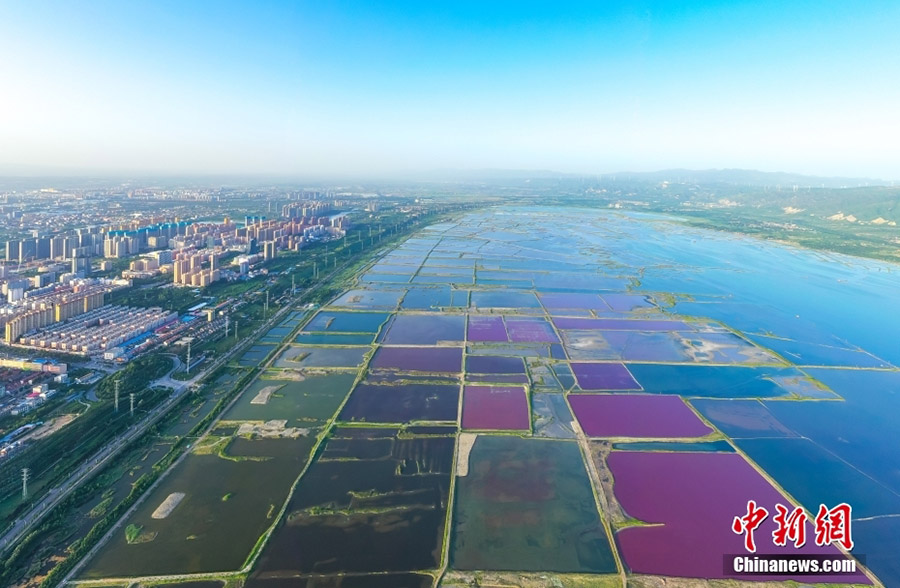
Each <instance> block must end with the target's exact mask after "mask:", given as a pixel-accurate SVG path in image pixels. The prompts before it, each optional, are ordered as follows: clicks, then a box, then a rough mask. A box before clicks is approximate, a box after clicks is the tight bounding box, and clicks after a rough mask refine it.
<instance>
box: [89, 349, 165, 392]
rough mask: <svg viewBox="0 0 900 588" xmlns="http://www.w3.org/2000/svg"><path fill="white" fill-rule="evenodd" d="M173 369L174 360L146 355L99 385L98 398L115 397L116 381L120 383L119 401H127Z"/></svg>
mask: <svg viewBox="0 0 900 588" xmlns="http://www.w3.org/2000/svg"><path fill="white" fill-rule="evenodd" d="M171 369H172V360H171V359H170V358H168V357H166V356H165V355H161V354H158V353H154V354H151V355H145V356H143V357H140V358H138V359H136V360H134V361H132V362H129V363H128V364H127V365H126V366H125V367H124V368H122V369H121V370H119V371H118V372H116V373H115V374H113V375H111V376H107V377H106V378H104V379H103V380H101V381H100V383H99V384H98V385H97V397H98V398H100V399H102V400H108V399H111V398H113V397H114V396H115V390H116V380H118V381H119V400H120V401H122V400H125V399H127V398H128V395H129V394H132V393H135V394H137V393H139V392H140V391H141V390H143V389H144V388H146V387H147V384H149V383H151V382H153V381H154V380H158V379H159V378H161V377H163V376H165V375H166V372H168V371H169V370H171Z"/></svg>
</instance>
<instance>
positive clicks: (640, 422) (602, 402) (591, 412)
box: [569, 394, 712, 438]
mask: <svg viewBox="0 0 900 588" xmlns="http://www.w3.org/2000/svg"><path fill="white" fill-rule="evenodd" d="M569 404H571V405H572V411H573V412H574V413H575V417H576V418H577V419H578V422H579V424H581V429H582V430H583V431H584V432H585V434H586V435H587V436H588V437H647V438H654V437H656V438H664V437H703V436H704V435H708V434H709V433H712V429H711V428H709V427H708V426H706V425H705V424H703V421H701V420H700V419H699V418H698V417H697V415H696V414H694V412H693V411H692V410H691V409H690V408H688V406H687V405H686V404H685V403H684V401H683V400H682V399H681V398H680V397H678V396H656V395H653V396H649V395H637V394H602V395H601V394H570V395H569Z"/></svg>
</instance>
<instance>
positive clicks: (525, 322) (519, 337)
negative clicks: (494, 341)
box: [506, 318, 559, 343]
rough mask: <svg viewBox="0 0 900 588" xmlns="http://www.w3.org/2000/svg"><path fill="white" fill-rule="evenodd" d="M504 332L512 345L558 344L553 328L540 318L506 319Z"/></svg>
mask: <svg viewBox="0 0 900 588" xmlns="http://www.w3.org/2000/svg"><path fill="white" fill-rule="evenodd" d="M506 330H507V332H508V333H509V340H510V341H512V342H513V343H559V337H557V336H556V333H554V332H553V327H552V326H550V323H548V322H547V321H546V320H544V319H542V318H532V319H527V318H525V319H514V318H507V319H506Z"/></svg>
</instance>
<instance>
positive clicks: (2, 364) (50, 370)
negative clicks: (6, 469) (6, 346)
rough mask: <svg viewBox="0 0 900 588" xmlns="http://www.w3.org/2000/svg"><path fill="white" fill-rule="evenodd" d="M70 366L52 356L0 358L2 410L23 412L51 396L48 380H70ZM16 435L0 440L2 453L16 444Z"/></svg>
mask: <svg viewBox="0 0 900 588" xmlns="http://www.w3.org/2000/svg"><path fill="white" fill-rule="evenodd" d="M67 367H68V366H66V364H64V363H59V362H57V361H54V360H52V359H17V358H3V359H0V414H2V413H6V412H12V413H14V414H24V413H26V412H28V411H29V410H32V409H33V408H35V407H36V406H38V405H40V404H41V403H43V402H44V401H45V400H47V398H49V397H50V396H52V394H53V390H50V388H49V386H48V381H49V380H51V379H52V380H53V381H56V382H60V383H65V382H66V381H68V374H67ZM17 437H18V436H17V435H8V436H7V437H4V439H3V440H2V441H5V442H0V456H2V454H3V453H4V450H3V449H4V448H5V449H6V450H7V451H8V450H10V449H12V448H13V447H14V446H13V445H11V443H12V442H13V441H16V440H17Z"/></svg>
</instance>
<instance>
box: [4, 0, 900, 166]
mask: <svg viewBox="0 0 900 588" xmlns="http://www.w3.org/2000/svg"><path fill="white" fill-rule="evenodd" d="M2 12H3V13H5V14H3V18H0V48H2V50H3V51H4V52H5V53H6V54H7V55H15V56H16V59H10V60H7V61H6V62H4V63H0V75H2V76H3V79H4V80H5V86H6V89H7V91H6V92H4V94H3V95H2V96H0V107H2V109H3V111H4V112H6V113H7V120H6V121H4V124H3V125H0V174H2V175H3V176H6V177H30V178H34V177H49V176H54V177H58V176H68V177H79V176H118V177H121V176H141V177H147V176H157V177H174V176H190V177H199V176H206V177H225V176H255V177H256V176H258V177H270V178H271V177H275V178H287V177H290V178H298V179H299V178H356V179H361V178H370V179H376V178H380V179H383V180H395V179H399V178H404V177H406V178H409V177H420V176H423V175H428V174H435V173H463V174H464V173H477V172H480V171H484V170H512V171H518V172H524V173H539V172H541V173H548V172H550V171H551V170H553V171H552V173H558V174H572V175H584V176H595V175H601V174H602V175H610V174H627V173H645V172H659V171H667V170H673V169H686V170H691V171H695V170H696V171H706V170H731V169H740V170H765V171H766V172H767V173H787V174H797V175H805V176H818V177H827V178H831V177H841V178H853V179H873V180H876V181H881V182H884V183H885V184H889V183H891V182H892V181H894V180H898V179H900V169H898V164H897V163H896V162H897V161H900V145H898V144H897V143H896V141H894V140H893V137H892V134H893V133H892V129H895V128H898V127H900V113H898V112H897V111H896V108H895V107H894V104H896V102H897V99H898V98H900V81H898V80H897V79H896V76H894V75H893V72H895V71H896V67H892V66H896V65H897V63H896V61H897V59H898V57H897V56H900V40H898V39H897V38H896V35H895V34H894V31H893V30H892V29H893V27H892V23H893V22H896V21H897V18H898V17H900V5H897V4H896V3H890V2H866V3H863V4H854V5H852V6H851V5H845V4H843V3H838V2H829V3H826V4H821V5H817V6H816V8H815V10H810V9H809V8H808V5H805V4H803V3H797V2H793V3H788V4H784V3H774V2H766V3H752V4H751V3H745V4H735V3H730V2H721V1H708V2H696V3H692V4H691V5H690V6H687V7H685V6H680V5H677V4H675V3H668V2H641V3H637V4H630V5H628V6H596V5H594V4H593V3H583V4H582V3H575V4H571V5H567V6H566V7H558V6H554V7H546V6H541V5H539V4H538V3H525V4H522V3H516V4H511V3H510V4H502V5H492V6H489V7H486V6H482V5H479V4H476V3H449V4H443V5H429V6H421V5H418V4H416V3H406V2H398V3H393V4H391V5H389V6H383V7H381V8H380V9H378V10H376V9H373V8H371V7H369V6H366V5H364V4H362V3H353V2H341V3H332V4H329V5H327V6H316V5H313V4H311V3H301V4H294V3H287V2H269V3H266V4H264V5H256V4H254V5H244V4H242V3H237V2H225V3H197V4H191V5H181V4H179V3H175V2H162V3H153V4H149V5H143V6H134V5H118V4H116V3H112V2H101V1H94V2H90V3H89V4H84V5H79V6H74V5H68V4H65V3H61V2H43V3H28V4H15V5H7V6H5V7H4V8H3V10H2ZM891 55H894V57H893V58H891V57H890V56H891Z"/></svg>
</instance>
